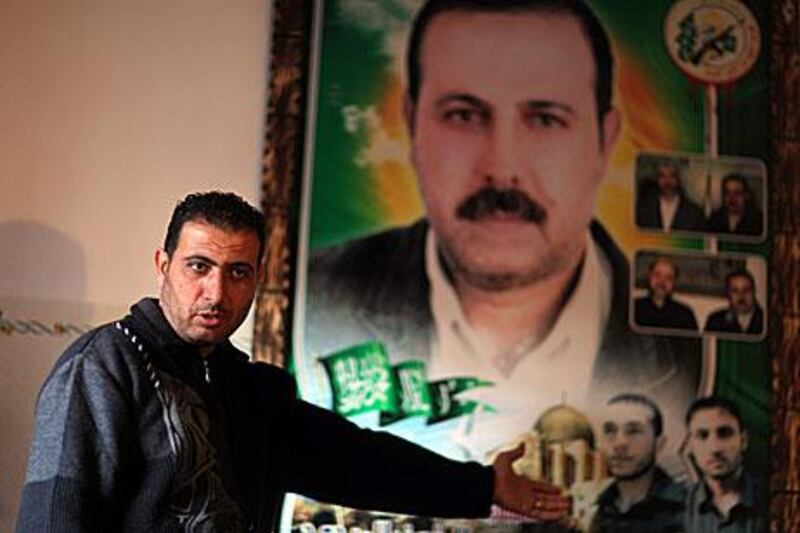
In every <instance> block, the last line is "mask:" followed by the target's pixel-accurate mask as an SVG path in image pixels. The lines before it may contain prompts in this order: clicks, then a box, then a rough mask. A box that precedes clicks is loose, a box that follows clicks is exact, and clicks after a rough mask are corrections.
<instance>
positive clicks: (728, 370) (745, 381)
mask: <svg viewBox="0 0 800 533" xmlns="http://www.w3.org/2000/svg"><path fill="white" fill-rule="evenodd" d="M419 3H420V2H418V1H413V0H405V1H403V0H364V1H357V0H328V1H326V2H323V3H321V9H322V10H323V12H322V14H321V21H322V24H321V27H320V28H319V46H318V54H319V55H318V59H317V62H316V64H317V65H318V69H317V76H318V77H317V84H316V87H314V88H312V91H311V92H310V97H311V98H313V99H314V101H315V109H316V116H315V118H314V119H313V122H312V124H313V128H312V129H313V136H312V141H313V142H312V143H311V146H313V157H312V158H311V160H310V161H311V167H310V168H309V169H308V173H307V178H306V180H305V182H304V184H303V187H304V188H305V189H306V194H307V197H308V198H309V202H308V204H307V205H305V206H304V210H305V211H304V213H303V216H305V217H307V219H306V220H307V228H308V232H307V235H306V236H305V237H306V238H307V241H306V242H307V250H306V251H307V252H309V253H311V252H313V251H314V250H319V249H323V248H325V247H328V246H331V245H336V244H339V243H343V242H346V241H348V240H350V239H353V238H357V237H360V236H364V235H368V234H372V233H375V232H378V231H380V230H382V229H385V228H390V227H394V226H398V225H403V224H407V223H410V222H412V221H414V220H415V219H417V218H419V217H420V216H422V215H423V207H422V202H421V199H420V197H419V192H418V191H417V189H416V178H415V175H414V171H413V169H412V168H411V167H410V165H409V163H408V137H407V132H406V130H405V125H404V124H403V121H402V116H401V112H400V109H401V103H402V95H403V87H404V83H405V82H404V72H403V57H402V54H403V51H404V49H403V43H404V42H405V40H406V37H407V31H408V24H409V22H410V20H411V18H412V16H413V13H414V12H415V9H416V8H417V6H418V5H419ZM589 3H590V5H591V6H592V8H593V9H594V10H595V11H596V13H597V14H598V15H599V17H600V18H601V20H602V21H603V23H604V24H605V26H606V27H607V29H608V31H609V33H610V34H611V36H612V41H613V47H614V53H615V56H616V61H617V71H616V86H615V104H616V105H617V106H618V107H619V108H620V109H621V111H622V113H623V117H624V121H625V125H624V130H623V135H622V139H621V140H620V142H619V143H618V145H617V147H616V150H615V152H614V154H613V156H612V161H611V163H610V165H609V170H608V173H607V176H606V181H605V184H604V186H603V188H602V190H601V192H600V194H599V196H598V204H597V213H596V214H597V218H598V219H599V220H600V221H601V222H602V223H603V225H604V226H605V227H606V228H609V230H610V231H611V232H612V234H613V236H614V238H615V240H616V242H617V244H618V245H619V246H620V247H621V248H622V250H623V251H624V252H625V254H626V255H627V256H628V258H629V259H630V258H632V257H633V255H634V251H635V250H637V249H641V248H648V249H653V248H659V249H669V250H674V251H682V250H704V249H706V244H705V242H704V240H703V239H702V238H697V237H686V236H682V237H675V236H670V237H667V236H660V235H652V234H647V233H643V232H641V231H638V230H637V229H636V228H635V227H634V224H633V217H632V215H631V209H632V207H630V206H632V205H633V194H634V193H633V190H632V189H633V187H632V183H633V178H632V176H633V165H634V161H635V156H636V154H637V153H639V152H640V151H643V150H644V151H655V152H680V153H689V154H692V153H698V154H699V153H702V152H703V150H704V146H703V134H704V131H703V127H704V126H703V124H704V122H703V106H704V104H703V95H704V87H703V86H702V85H701V84H699V83H697V82H696V81H693V80H690V79H688V78H687V77H686V76H685V75H684V74H682V73H681V72H680V70H679V69H678V68H677V67H676V66H675V64H674V63H673V62H672V60H671V59H670V58H669V56H668V54H667V50H666V48H665V45H664V40H663V31H662V27H663V24H664V18H665V16H666V14H667V11H668V10H669V8H670V6H671V5H672V2H671V1H668V0H648V1H647V2H641V1H636V0H605V1H603V0H592V1H590V2H589ZM750 9H751V10H752V12H753V14H754V15H755V16H756V18H757V19H758V21H759V25H760V27H761V30H762V43H765V42H768V36H767V35H765V34H764V33H763V32H764V31H766V28H768V25H767V24H766V17H767V13H766V7H765V6H764V5H761V4H753V5H750ZM763 48H764V46H763V44H762V50H761V55H760V57H759V60H758V61H757V63H756V65H755V67H754V68H753V69H752V70H751V71H750V72H749V74H748V75H747V76H745V77H744V78H742V79H740V80H738V81H737V82H735V83H733V84H730V85H728V86H724V87H720V88H719V98H720V103H719V113H718V118H719V152H720V155H730V156H747V157H753V158H759V159H766V156H767V154H768V150H769V144H768V142H769V141H768V136H767V132H768V123H767V116H768V91H767V71H766V68H767V65H766V59H765V56H766V54H765V50H764V49H763ZM620 206H625V207H624V208H620ZM769 249H770V243H769V239H767V240H766V241H765V242H763V243H760V244H742V243H729V242H720V243H719V244H718V250H719V251H720V252H738V253H744V254H758V255H761V256H762V257H764V258H765V259H766V258H767V257H768V252H769ZM298 275H299V276H300V277H303V276H305V270H304V265H300V267H299V268H298ZM300 286H301V287H302V286H303V284H302V283H301V284H300ZM298 298H305V294H303V293H302V292H300V293H299V294H298ZM763 303H765V302H763ZM299 309H300V310H301V311H300V312H299V313H298V315H297V316H295V318H294V320H295V321H296V322H297V321H299V323H300V324H301V325H302V326H303V327H299V328H297V327H296V328H295V331H298V332H302V331H304V329H303V328H304V327H305V328H311V327H314V324H303V321H304V315H303V313H302V306H301V307H299ZM301 334H302V333H301ZM294 345H295V346H302V342H298V339H295V342H294ZM321 355H324V354H313V353H294V354H293V357H294V359H293V360H292V361H291V365H292V366H293V368H295V369H296V370H297V375H298V382H299V385H300V389H301V393H302V394H303V395H304V396H305V397H306V398H309V399H310V400H312V401H316V402H318V403H321V404H323V405H325V406H326V407H330V406H331V400H330V396H329V394H330V393H329V391H327V390H325V389H326V387H325V386H322V385H324V384H325V383H324V382H325V380H324V378H321V377H320V376H322V373H321V372H320V371H319V368H318V363H317V361H316V358H317V357H319V356H321ZM714 390H715V393H717V394H721V395H724V396H728V397H731V398H733V399H734V400H735V401H736V402H737V403H738V404H739V406H740V408H741V410H742V413H743V416H744V418H745V425H746V426H747V427H748V430H749V433H750V446H749V448H748V450H747V458H746V461H747V464H748V465H750V467H751V468H752V470H753V471H754V472H759V473H763V474H764V475H765V476H766V474H767V473H768V465H769V455H768V446H769V409H770V392H769V391H770V388H769V354H768V353H767V347H766V342H757V343H752V342H738V341H728V340H720V341H718V344H717V366H716V376H715V388H714ZM367 425H369V423H367ZM388 429H389V430H391V429H392V428H391V426H389V428H388Z"/></svg>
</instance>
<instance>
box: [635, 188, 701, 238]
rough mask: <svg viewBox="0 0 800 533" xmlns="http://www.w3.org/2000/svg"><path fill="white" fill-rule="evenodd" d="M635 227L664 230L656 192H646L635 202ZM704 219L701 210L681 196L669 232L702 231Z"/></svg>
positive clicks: (684, 196)
mask: <svg viewBox="0 0 800 533" xmlns="http://www.w3.org/2000/svg"><path fill="white" fill-rule="evenodd" d="M636 225H637V226H639V227H641V228H653V229H658V230H662V231H663V230H664V221H663V220H662V219H661V208H660V206H659V196H658V190H655V189H654V190H652V191H647V192H646V193H644V194H643V195H642V198H639V201H638V202H636ZM705 229H706V218H705V216H704V215H703V211H702V209H700V207H698V205H697V204H695V203H694V202H692V201H691V200H690V199H688V198H687V197H686V195H684V194H681V195H680V196H679V200H678V209H677V210H676V211H675V216H674V217H673V218H672V226H670V231H704V230H705Z"/></svg>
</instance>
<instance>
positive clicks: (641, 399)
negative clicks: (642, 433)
mask: <svg viewBox="0 0 800 533" xmlns="http://www.w3.org/2000/svg"><path fill="white" fill-rule="evenodd" d="M616 403H633V404H636V405H643V406H645V407H647V408H648V409H650V413H651V414H652V416H651V417H650V423H651V424H652V425H653V434H654V435H655V436H656V437H658V436H660V435H661V434H662V433H663V432H664V417H662V416H661V409H659V408H658V404H656V402H654V401H653V400H651V399H650V398H648V397H647V396H645V395H644V394H638V393H635V392H625V393H622V394H617V395H616V396H613V397H611V399H609V400H608V401H607V402H606V405H614V404H616Z"/></svg>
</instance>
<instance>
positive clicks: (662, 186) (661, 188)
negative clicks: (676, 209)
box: [656, 165, 681, 198]
mask: <svg viewBox="0 0 800 533" xmlns="http://www.w3.org/2000/svg"><path fill="white" fill-rule="evenodd" d="M656 184H657V185H658V193H659V194H660V195H661V196H663V197H665V198H674V197H675V195H676V194H678V189H680V185H681V180H680V173H679V171H678V167H676V166H675V165H659V166H658V169H657V171H656Z"/></svg>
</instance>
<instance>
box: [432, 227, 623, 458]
mask: <svg viewBox="0 0 800 533" xmlns="http://www.w3.org/2000/svg"><path fill="white" fill-rule="evenodd" d="M586 239H587V243H588V245H587V247H586V255H585V258H584V261H583V265H582V268H581V272H580V274H579V279H578V280H577V283H576V285H575V288H574V290H573V293H572V295H571V296H570V297H569V299H568V300H567V302H566V303H565V305H564V308H563V309H562V310H561V313H560V314H559V316H558V318H557V319H556V321H555V323H554V325H553V328H552V329H551V331H550V332H549V333H548V334H547V335H546V337H545V338H544V339H543V340H542V341H541V342H540V343H538V344H537V345H535V346H524V344H525V342H524V341H523V342H522V343H521V344H522V345H521V346H520V348H519V349H520V351H521V352H522V353H517V354H515V355H514V356H512V359H513V362H512V363H511V364H508V363H506V364H503V363H499V364H498V356H497V354H496V352H497V349H496V348H493V346H492V345H491V343H489V342H487V339H486V338H485V337H482V336H481V335H480V334H478V332H476V331H475V330H474V329H473V328H472V327H471V325H470V324H469V322H468V321H467V319H466V317H465V316H464V313H463V310H462V308H461V305H460V303H459V300H458V296H457V295H456V292H455V290H454V288H453V286H452V285H451V284H450V281H449V280H448V277H447V274H446V273H445V271H444V270H443V267H442V264H441V261H440V260H439V257H438V254H437V251H436V250H437V245H436V237H435V235H434V234H433V232H432V231H430V230H429V231H428V236H427V241H426V250H425V263H426V265H425V266H426V271H427V275H428V279H429V281H430V285H431V292H430V305H431V309H432V312H433V317H434V323H435V326H436V335H434V336H433V337H432V342H431V344H432V346H431V359H430V363H429V367H428V377H429V379H431V380H434V379H442V378H449V377H462V376H468V377H477V378H480V379H483V380H487V381H491V382H492V383H494V385H493V386H491V387H481V388H476V389H473V390H470V391H466V392H464V393H461V394H460V395H459V396H458V399H459V400H475V401H477V402H479V403H482V404H484V405H488V406H491V408H492V409H494V412H484V411H481V410H478V411H476V413H475V414H474V415H473V416H472V417H471V418H470V420H469V421H465V423H464V424H463V425H462V431H461V434H460V435H457V436H456V437H457V438H459V439H461V440H462V442H461V443H460V444H461V445H462V446H463V447H464V448H466V449H468V450H470V452H471V453H470V455H472V457H471V458H472V459H476V460H486V459H487V456H486V454H487V453H489V452H491V451H492V450H493V449H495V448H497V447H498V446H502V445H504V444H507V443H509V442H511V441H512V440H513V439H514V438H515V437H517V436H519V435H520V434H521V433H523V432H526V431H528V430H530V429H532V428H533V425H534V424H535V422H536V420H537V419H538V418H539V416H540V415H541V414H542V413H543V412H544V411H545V410H547V409H548V408H551V407H554V406H556V405H559V404H561V403H566V404H568V405H570V406H572V407H575V408H578V409H579V410H581V409H583V408H586V407H587V405H586V400H587V398H586V397H585V395H586V392H587V390H588V389H589V385H590V381H591V373H592V368H593V367H594V362H595V359H596V357H597V352H598V349H599V346H600V343H601V341H602V336H603V331H604V329H605V325H606V322H607V320H608V314H609V310H610V305H611V267H610V265H609V264H608V262H607V259H606V258H605V256H604V255H603V252H602V250H601V249H600V248H599V247H598V245H597V244H596V243H594V241H593V240H592V238H591V235H590V234H589V232H588V231H587V233H586ZM514 363H515V364H514ZM501 368H502V370H501Z"/></svg>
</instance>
